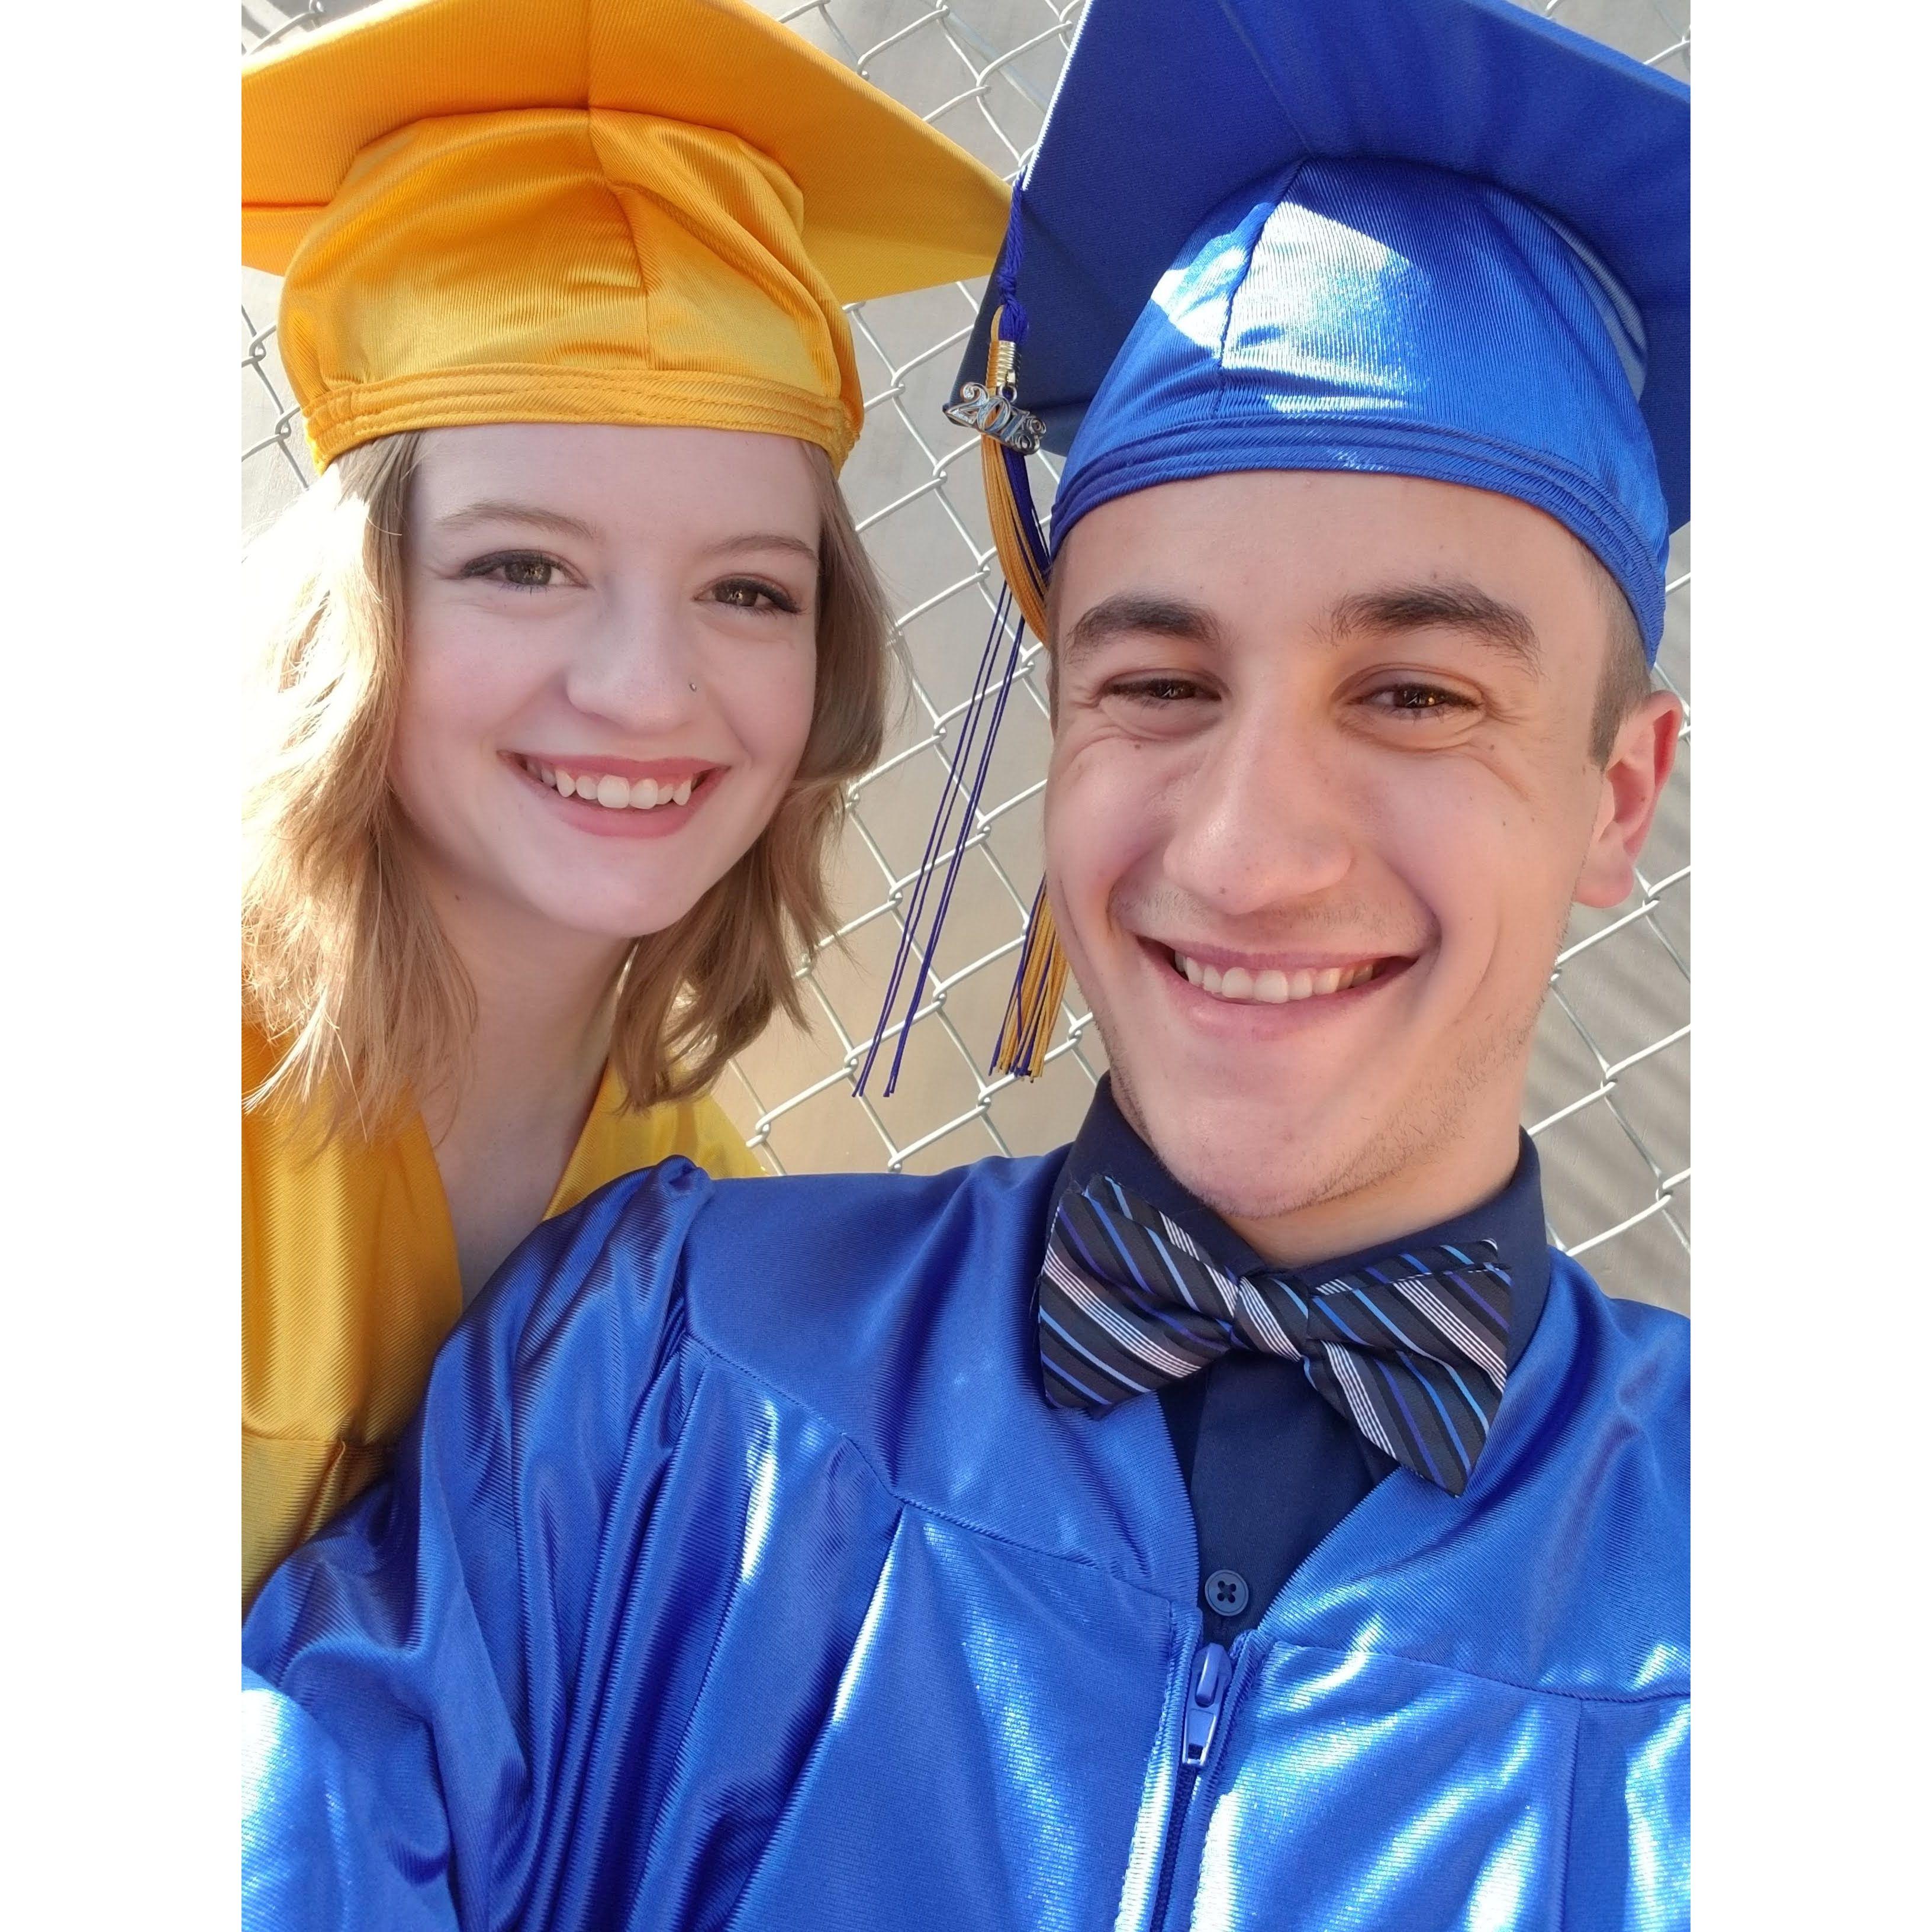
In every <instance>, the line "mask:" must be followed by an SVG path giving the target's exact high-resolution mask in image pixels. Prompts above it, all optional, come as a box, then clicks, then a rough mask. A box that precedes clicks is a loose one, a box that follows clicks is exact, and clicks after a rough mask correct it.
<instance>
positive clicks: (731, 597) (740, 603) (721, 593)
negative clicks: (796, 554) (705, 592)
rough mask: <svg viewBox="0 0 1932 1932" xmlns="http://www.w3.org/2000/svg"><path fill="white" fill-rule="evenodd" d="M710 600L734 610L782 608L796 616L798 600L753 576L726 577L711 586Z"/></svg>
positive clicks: (773, 584)
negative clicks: (721, 581)
mask: <svg viewBox="0 0 1932 1932" xmlns="http://www.w3.org/2000/svg"><path fill="white" fill-rule="evenodd" d="M711 596H712V601H713V602H714V603H718V604H727V605H729V606H730V608H731V609H733V610H782V611H784V612H786V613H787V614H788V615H790V616H796V615H797V613H798V608H799V605H798V600H797V599H796V598H795V597H793V596H792V595H791V594H790V592H788V591H787V590H784V589H782V588H781V586H778V584H775V583H766V582H764V580H763V579H762V578H760V577H727V579H726V580H725V581H724V583H719V584H715V585H714V586H712V592H711Z"/></svg>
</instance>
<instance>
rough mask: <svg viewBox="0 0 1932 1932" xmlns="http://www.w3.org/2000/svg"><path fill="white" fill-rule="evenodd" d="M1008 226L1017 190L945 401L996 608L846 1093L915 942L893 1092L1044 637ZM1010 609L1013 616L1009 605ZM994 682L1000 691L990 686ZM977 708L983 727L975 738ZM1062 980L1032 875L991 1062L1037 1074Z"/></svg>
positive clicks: (1043, 552)
mask: <svg viewBox="0 0 1932 1932" xmlns="http://www.w3.org/2000/svg"><path fill="white" fill-rule="evenodd" d="M1018 269H1019V196H1018V193H1017V192H1016V194H1015V196H1014V204H1013V214H1012V217H1011V221H1010V226H1009V228H1008V230H1007V247H1006V248H1005V249H1004V251H1002V254H1001V268H1000V272H999V274H998V278H997V280H998V284H999V286H1000V293H1001V296H1002V298H1003V299H1002V300H1001V303H1000V305H999V307H998V308H996V309H995V311H993V319H992V330H991V332H990V335H989V341H988V344H987V352H986V383H985V384H984V385H983V386H982V385H980V384H979V383H968V384H966V385H965V387H964V388H963V389H962V390H961V392H960V394H959V397H958V398H957V399H956V401H953V403H951V404H949V405H948V406H947V411H946V413H947V416H949V417H950V418H951V419H952V420H953V422H956V423H959V424H961V425H963V426H964V427H965V428H969V429H976V430H977V431H980V436H981V441H980V470H981V475H982V478H983V481H984V484H985V488H986V508H987V514H988V517H989V520H990V521H991V523H992V532H993V547H994V549H995V552H996V553H997V554H998V557H999V559H1000V568H1001V573H1002V574H1003V575H1004V577H1005V579H1006V587H1005V589H1004V591H1003V592H1002V593H1001V596H1000V598H999V601H998V604H996V605H995V609H994V613H993V622H992V629H991V630H990V631H989V634H988V635H987V639H986V648H985V649H984V651H983V652H982V653H981V655H980V666H979V670H978V672H977V675H976V676H975V678H974V684H973V691H972V694H971V697H970V698H969V699H968V703H967V706H966V709H965V714H964V715H963V716H962V719H961V722H960V728H959V739H958V740H957V742H956V744H955V745H954V747H953V757H952V760H951V763H950V765H949V766H948V769H947V778H946V784H945V788H944V790H943V791H942V793H941V796H940V802H939V808H938V812H937V813H936V814H935V817H934V820H933V825H932V831H931V832H930V833H929V835H928V837H927V839H926V853H925V856H924V857H923V858H922V859H921V860H920V862H919V871H918V873H917V874H916V877H917V880H918V883H917V885H916V888H915V889H914V891H913V896H912V900H911V903H910V905H909V906H908V907H907V913H906V918H905V922H904V926H903V927H902V929H901V932H900V935H899V946H898V954H897V956H895V959H894V960H893V962H892V976H891V978H890V980H889V982H888V983H887V985H886V997H885V1000H884V1002H883V1004H882V1006H881V1007H880V1012H879V1021H878V1025H877V1028H875V1029H874V1032H873V1035H872V1040H871V1046H869V1047H868V1049H867V1051H866V1054H865V1061H864V1063H863V1064H862V1066H861V1067H859V1073H858V1076H857V1078H856V1079H855V1080H854V1082H853V1091H854V1092H855V1093H859V1094H862V1093H864V1091H865V1082H866V1080H867V1079H868V1078H869V1077H870V1076H871V1070H872V1066H873V1063H874V1061H876V1060H877V1058H878V1054H879V1050H880V1047H881V1046H883V1044H884V1041H885V1037H886V1034H887V1033H888V1031H890V1030H891V1026H892V1010H893V1008H894V1007H895V1006H896V1005H897V1004H898V998H899V989H900V988H901V985H902V984H903V983H904V977H905V972H906V968H907V965H909V963H910V959H911V956H912V954H913V951H914V950H915V949H918V950H919V953H920V958H919V968H918V971H917V972H916V974H914V975H913V984H912V991H911V993H910V995H909V997H908V998H907V1002H906V1010H905V1017H904V1019H903V1021H902V1022H901V1023H900V1026H899V1030H898V1031H899V1038H898V1046H897V1047H896V1048H895V1050H894V1052H893V1055H892V1067H891V1070H890V1071H889V1073H888V1074H887V1076H886V1093H887V1094H891V1092H892V1090H893V1088H894V1087H895V1086H896V1085H897V1084H898V1073H899V1067H900V1064H901V1062H902V1061H904V1058H905V1049H906V1041H907V1037H908V1036H909V1035H910V1033H911V1031H912V1024H913V1019H914V1017H915V1016H916V1015H917V1013H918V1012H919V1001H920V998H922V995H923V994H924V992H925V990H926V983H927V982H928V980H929V979H930V977H932V963H933V960H934V958H935V955H936V953H937V952H938V946H939V935H940V929H941V926H943V925H944V922H945V919H946V914H947V909H948V908H949V907H950V905H951V904H952V900H953V885H954V883H955V881H956V880H957V878H958V877H959V865H960V861H961V859H962V857H963V856H964V855H965V849H966V844H967V841H968V838H970V837H971V832H972V827H973V820H974V814H975V813H976V812H977V810H978V808H979V802H980V793H981V791H982V790H983V787H984V786H985V784H986V772H987V770H988V768H989V765H990V763H991V761H992V752H993V741H994V739H995V736H997V735H998V731H999V728H1000V721H1001V718H1002V717H1003V716H1004V714H1005V711H1006V705H1007V696H1008V694H1009V693H1010V691H1011V690H1012V688H1013V679H1014V678H1015V676H1016V675H1017V674H1018V672H1019V660H1020V649H1021V646H1022V642H1023V640H1025V636H1026V633H1027V632H1028V630H1031V631H1033V633H1034V635H1035V636H1036V637H1042V638H1044V637H1045V636H1046V576H1047V549H1046V541H1045V539H1044V538H1043V537H1042V535H1041V534H1040V519H1039V516H1038V514H1037V512H1036V511H1035V509H1034V501H1033V490H1032V487H1031V484H1030V482H1029V481H1028V476H1027V468H1026V459H1027V458H1028V456H1029V455H1031V454H1032V453H1033V452H1034V451H1035V450H1037V449H1038V448H1039V447H1040V435H1041V429H1040V421H1039V419H1038V418H1037V417H1036V416H1032V415H1030V414H1029V413H1028V412H1027V411H1026V410H1023V409H1022V408H1021V407H1019V404H1018V403H1017V402H1016V401H1015V400H1014V398H1013V365H1014V359H1015V356H1016V353H1017V351H1018V350H1019V345H1020V343H1021V341H1022V339H1023V338H1024V337H1025V333H1026V314H1025V311H1024V310H1023V309H1022V308H1021V307H1020V305H1019V300H1018V298H1017V296H1016V294H1015V293H1014V284H1015V281H1016V278H1017V275H1018ZM1015 609H1016V610H1017V613H1018V621H1017V622H1014V621H1013V617H1012V616H1011V614H1010V613H1012V612H1013V610H1015ZM1009 625H1011V629H1012V636H1011V639H1010V644H1009V648H1008V649H1007V652H1006V654H1005V660H1004V664H1002V663H1001V656H1000V652H999V651H998V643H999V641H1000V640H1001V636H1002V635H1003V634H1004V633H1005V631H1007V628H1008V626H1009ZM995 685H997V687H998V691H997V695H995V694H994V692H995ZM989 697H991V698H992V703H991V706H990V709H989V706H988V700H989ZM982 720H984V721H985V724H986V730H985V734H984V736H983V737H981V736H980V724H981V722H982ZM976 746H977V753H978V757H977V764H976V766H975V768H974V772H973V776H972V780H971V784H970V785H969V784H964V783H962V780H963V778H964V776H965V772H966V769H967V767H968V763H970V762H972V761H973V757H974V751H975V749H976ZM962 798H963V799H964V801H965V816H964V818H963V819H962V822H961V824H960V826H959V834H958V835H957V837H956V838H954V839H953V846H952V850H950V853H947V854H946V860H945V864H946V877H945V880H944V883H943V884H942V886H941V889H940V892H939V896H938V901H937V903H936V904H935V907H934V910H933V914H932V922H931V924H930V926H929V929H928V930H927V932H926V936H925V940H924V943H923V944H921V942H920V939H919V925H920V922H921V921H922V919H923V918H924V916H925V913H926V903H927V899H928V896H929V888H930V886H931V885H932V878H933V875H934V873H935V870H936V869H937V868H938V864H939V862H940V855H941V853H942V852H945V850H946V845H947V838H948V836H949V835H950V832H951V827H952V820H953V806H954V803H955V801H956V800H957V799H962ZM1066 985H1067V959H1066V956H1065V954H1064V953H1063V952H1062V951H1061V948H1060V944H1059V941H1058V936H1057V935H1056V933H1055V929H1054V923H1053V913H1052V908H1051V907H1049V905H1048V904H1047V902H1046V888H1045V886H1042V887H1041V888H1040V890H1039V891H1038V892H1036V893H1035V894H1034V902H1033V907H1032V910H1031V913H1029V915H1028V919H1027V932H1026V938H1025V942H1024V943H1023V944H1022V947H1021V949H1020V963H1019V970H1018V971H1017V972H1016V974H1015V976H1014V979H1013V991H1012V992H1011V993H1010V995H1008V997H1007V1012H1006V1016H1005V1019H1004V1022H1002V1024H1001V1031H1000V1040H999V1044H998V1048H997V1049H996V1050H995V1054H994V1058H993V1065H992V1070H993V1071H994V1072H995V1073H1017V1074H1021V1075H1024V1076H1025V1077H1026V1078H1027V1079H1030V1080H1031V1079H1038V1078H1039V1076H1040V1071H1041V1069H1042V1067H1043V1065H1044V1064H1045V1062H1046V1047H1047V1043H1048V1040H1049V1037H1051V1035H1052V1031H1053V1016H1054V1015H1055V1013H1056V1012H1057V1011H1058V1008H1059V1004H1060V1000H1061V995H1062V993H1063V992H1064V990H1065V988H1066Z"/></svg>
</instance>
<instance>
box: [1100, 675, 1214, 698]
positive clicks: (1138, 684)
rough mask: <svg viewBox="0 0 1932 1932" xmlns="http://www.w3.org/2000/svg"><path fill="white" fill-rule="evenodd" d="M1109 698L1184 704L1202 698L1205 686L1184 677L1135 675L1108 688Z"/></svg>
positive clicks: (1205, 692) (1204, 695)
mask: <svg viewBox="0 0 1932 1932" xmlns="http://www.w3.org/2000/svg"><path fill="white" fill-rule="evenodd" d="M1207 694H1208V693H1207V691H1206V690H1205V688H1204V687H1203V686H1202V685H1199V684H1196V682H1194V680H1193V679H1192V678H1187V677H1136V678H1130V679H1127V680H1126V681H1125V682H1122V683H1119V684H1116V685H1113V686H1112V687H1111V688H1110V689H1109V691H1108V695H1109V697H1125V698H1128V699H1130V700H1133V702H1134V703H1136V704H1184V703H1186V702H1187V700H1189V699H1190V698H1193V697H1206V696H1207Z"/></svg>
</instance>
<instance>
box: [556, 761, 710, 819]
mask: <svg viewBox="0 0 1932 1932" xmlns="http://www.w3.org/2000/svg"><path fill="white" fill-rule="evenodd" d="M523 769H524V770H526V772H534V773H535V775H536V776H537V777H538V778H541V779H542V780H543V781H544V784H547V785H548V786H550V787H551V788H552V789H553V790H556V791H559V792H561V793H562V794H563V796H565V798H580V799H595V800H596V802H598V804H599V805H608V806H609V807H610V809H611V810H612V811H625V810H626V809H628V810H630V811H650V810H651V809H652V808H653V807H654V806H656V805H688V804H689V803H690V802H691V783H692V781H691V779H689V778H679V780H678V781H677V783H676V784H666V785H661V784H658V783H657V782H656V781H655V780H654V779H651V778H640V779H638V780H637V782H636V784H631V781H629V780H628V779H627V778H619V777H618V776H617V775H616V773H615V772H566V771H564V770H562V769H560V768H559V767H558V766H555V765H532V764H531V763H529V761H528V760H525V762H524V765H523Z"/></svg>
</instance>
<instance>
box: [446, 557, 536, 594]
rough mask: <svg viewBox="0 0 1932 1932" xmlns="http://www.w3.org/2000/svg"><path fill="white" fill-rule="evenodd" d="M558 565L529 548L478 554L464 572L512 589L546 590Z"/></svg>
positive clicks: (466, 574) (467, 575) (469, 575)
mask: <svg viewBox="0 0 1932 1932" xmlns="http://www.w3.org/2000/svg"><path fill="white" fill-rule="evenodd" d="M558 568H559V566H558V565H557V562H556V559H555V558H553V557H547V556H538V555H537V554H536V553H535V551H533V550H517V551H513V552H511V553H510V554H508V556H482V557H478V559H476V561H475V562H474V563H472V564H471V565H469V568H467V569H466V571H464V572H463V574H464V575H465V576H466V577H482V578H484V579H488V578H490V577H494V578H495V579H496V581H497V582H499V583H507V584H508V586H510V588H511V589H513V590H547V589H549V588H550V585H551V584H552V583H554V582H555V581H556V573H557V570H558Z"/></svg>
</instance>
